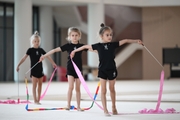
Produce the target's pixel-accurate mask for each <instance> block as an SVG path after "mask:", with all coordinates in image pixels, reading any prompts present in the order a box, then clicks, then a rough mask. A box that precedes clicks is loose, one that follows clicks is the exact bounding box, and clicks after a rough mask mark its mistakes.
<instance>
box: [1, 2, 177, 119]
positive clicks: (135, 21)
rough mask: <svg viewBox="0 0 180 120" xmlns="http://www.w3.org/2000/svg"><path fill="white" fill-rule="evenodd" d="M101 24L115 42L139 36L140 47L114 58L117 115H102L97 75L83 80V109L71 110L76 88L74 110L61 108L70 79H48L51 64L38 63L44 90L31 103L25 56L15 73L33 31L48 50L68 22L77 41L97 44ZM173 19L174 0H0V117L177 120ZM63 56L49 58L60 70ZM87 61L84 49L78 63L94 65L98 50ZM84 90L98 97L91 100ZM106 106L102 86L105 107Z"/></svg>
mask: <svg viewBox="0 0 180 120" xmlns="http://www.w3.org/2000/svg"><path fill="white" fill-rule="evenodd" d="M97 11H98V12H97ZM102 21H104V23H106V25H108V26H110V27H111V28H112V29H113V31H114V36H113V40H121V39H126V38H127V39H128V38H132V39H141V40H142V41H143V43H144V45H145V46H139V45H134V44H130V45H127V46H125V47H124V48H123V50H122V51H121V50H119V51H121V54H117V56H116V58H115V61H116V64H117V66H118V76H117V81H116V84H115V89H116V107H117V111H118V113H119V114H118V115H111V116H110V117H108V116H105V115H104V112H103V110H102V108H101V107H102V104H101V86H100V85H99V84H98V83H99V79H97V78H96V79H95V80H87V81H85V83H86V84H81V107H82V108H84V109H88V110H85V111H83V112H80V111H77V110H76V109H74V108H75V107H76V99H75V98H76V97H75V91H73V97H72V104H71V105H72V109H71V110H69V111H67V110H64V108H65V107H66V106H67V90H68V83H67V81H60V80H59V79H58V80H56V79H55V80H54V78H53V81H52V82H51V83H50V84H49V78H50V76H51V74H52V71H53V68H52V66H51V64H50V63H49V61H48V62H47V63H46V62H45V64H43V65H44V66H43V68H44V72H45V75H46V76H47V78H46V81H45V82H43V85H42V93H46V94H44V96H43V99H42V100H41V101H40V102H41V105H37V104H34V103H33V96H32V82H31V79H30V78H29V77H27V79H28V83H27V84H26V83H25V72H26V71H28V70H29V59H28V60H27V61H26V62H25V63H24V64H23V65H22V66H21V68H20V74H19V73H17V71H16V69H15V68H16V66H17V64H18V62H19V60H20V58H21V57H22V56H23V55H24V54H25V51H26V50H27V48H29V47H30V44H29V37H30V36H31V35H32V33H34V31H35V30H38V31H39V32H40V36H41V38H42V41H41V47H42V48H45V50H46V51H48V50H51V49H53V48H54V47H57V46H60V45H62V44H65V43H67V41H66V37H67V30H68V28H69V27H71V26H75V27H78V28H80V30H81V31H82V39H81V42H82V43H84V44H88V43H96V42H97V39H96V36H97V31H99V28H100V24H101V23H102ZM179 21H180V1H179V0H0V48H1V49H0V120H50V119H51V120H59V119H60V120H74V119H75V120H92V119H95V120H109V119H111V120H180V87H179V86H180V64H179V59H180V58H179V57H178V59H177V60H175V59H176V58H177V56H179V54H174V53H178V52H174V51H171V50H175V51H176V50H177V51H179V48H178V46H180V40H179V38H180V34H179V31H180V22H179ZM50 23H52V24H50ZM32 31H33V32H32ZM12 46H13V47H12ZM169 50H170V52H169ZM151 53H152V54H151ZM166 53H167V54H166ZM88 54H89V53H88ZM165 55H167V56H166V57H165ZM53 57H54V56H53ZM64 58H67V54H66V53H61V55H60V54H59V53H57V54H56V59H54V60H55V62H56V63H57V64H59V65H62V66H63V67H65V66H66V62H67V59H64ZM170 58H171V59H170ZM88 59H90V61H88ZM88 59H87V54H86V53H85V54H84V53H83V62H85V63H83V64H85V65H90V64H93V65H95V66H97V65H96V63H98V62H97V61H98V59H97V55H96V54H91V55H90V56H88ZM171 60H174V61H171ZM88 62H89V63H88ZM171 63H175V64H171ZM172 65H173V66H172ZM171 70H173V71H171ZM176 71H178V72H176ZM93 72H94V73H95V74H96V75H97V71H92V74H94V73H93ZM171 72H172V73H171ZM173 72H175V73H173ZM171 75H172V76H171ZM27 76H29V73H28V75H27ZM174 76H176V77H174ZM85 80H86V78H85ZM26 85H27V87H26ZM48 85H49V86H48ZM98 86H99V90H98V92H96V90H97V88H98ZM47 87H48V88H47ZM46 88H47V89H46ZM27 90H28V94H29V97H28V96H27ZM46 90H47V91H46ZM88 90H89V92H88V93H87V91H88ZM45 91H46V92H45ZM96 93H97V94H96ZM90 95H92V97H93V98H94V96H95V95H97V97H96V99H95V100H94V101H93V100H92V98H91V97H90ZM27 98H28V99H29V100H28V102H27ZM111 105H112V104H111V99H110V93H109V89H108V86H107V106H108V110H109V112H111Z"/></svg>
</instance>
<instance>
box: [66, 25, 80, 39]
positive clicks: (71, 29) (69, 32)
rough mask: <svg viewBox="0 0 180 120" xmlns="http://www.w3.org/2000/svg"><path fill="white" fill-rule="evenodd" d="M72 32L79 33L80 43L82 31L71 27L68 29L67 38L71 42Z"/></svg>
mask: <svg viewBox="0 0 180 120" xmlns="http://www.w3.org/2000/svg"><path fill="white" fill-rule="evenodd" d="M71 32H77V33H78V34H79V41H80V39H81V34H82V33H81V31H80V30H79V29H78V28H76V27H70V28H69V29H68V37H67V38H66V39H67V40H68V41H71V40H70V35H71Z"/></svg>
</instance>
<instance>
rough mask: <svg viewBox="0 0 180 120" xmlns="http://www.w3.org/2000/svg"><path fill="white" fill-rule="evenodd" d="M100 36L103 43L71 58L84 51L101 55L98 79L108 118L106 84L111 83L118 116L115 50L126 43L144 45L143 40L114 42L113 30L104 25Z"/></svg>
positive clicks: (72, 55)
mask: <svg viewBox="0 0 180 120" xmlns="http://www.w3.org/2000/svg"><path fill="white" fill-rule="evenodd" d="M99 35H100V37H101V39H102V42H101V43H96V44H92V45H84V46H82V47H80V48H78V49H76V50H74V51H73V52H71V57H72V58H73V57H74V55H75V52H78V51H81V50H83V49H89V50H91V51H93V50H94V51H96V52H98V55H99V68H98V69H99V70H98V77H99V78H100V82H101V101H102V105H103V108H104V113H105V115H106V116H110V114H109V112H108V109H107V105H106V83H107V81H109V90H110V96H111V101H112V113H113V114H114V115H116V114H117V110H116V103H115V102H116V92H115V88H114V85H115V81H116V77H117V69H116V63H115V61H114V58H115V49H116V48H117V47H119V46H121V45H123V44H125V43H139V44H142V41H141V40H131V39H124V40H121V41H118V42H111V41H112V29H111V28H110V27H108V26H105V25H104V24H101V29H100V31H99Z"/></svg>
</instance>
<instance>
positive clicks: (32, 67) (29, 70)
mask: <svg viewBox="0 0 180 120" xmlns="http://www.w3.org/2000/svg"><path fill="white" fill-rule="evenodd" d="M38 63H39V61H38V62H37V63H36V64H35V65H34V66H32V67H31V68H30V69H29V70H28V71H27V72H26V73H25V74H28V72H29V71H31V70H32V69H33V68H34V67H35V66H36V65H37V64H38Z"/></svg>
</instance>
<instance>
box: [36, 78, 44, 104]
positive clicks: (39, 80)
mask: <svg viewBox="0 0 180 120" xmlns="http://www.w3.org/2000/svg"><path fill="white" fill-rule="evenodd" d="M42 81H43V77H41V78H38V99H37V103H39V101H40V97H41V90H42Z"/></svg>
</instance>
